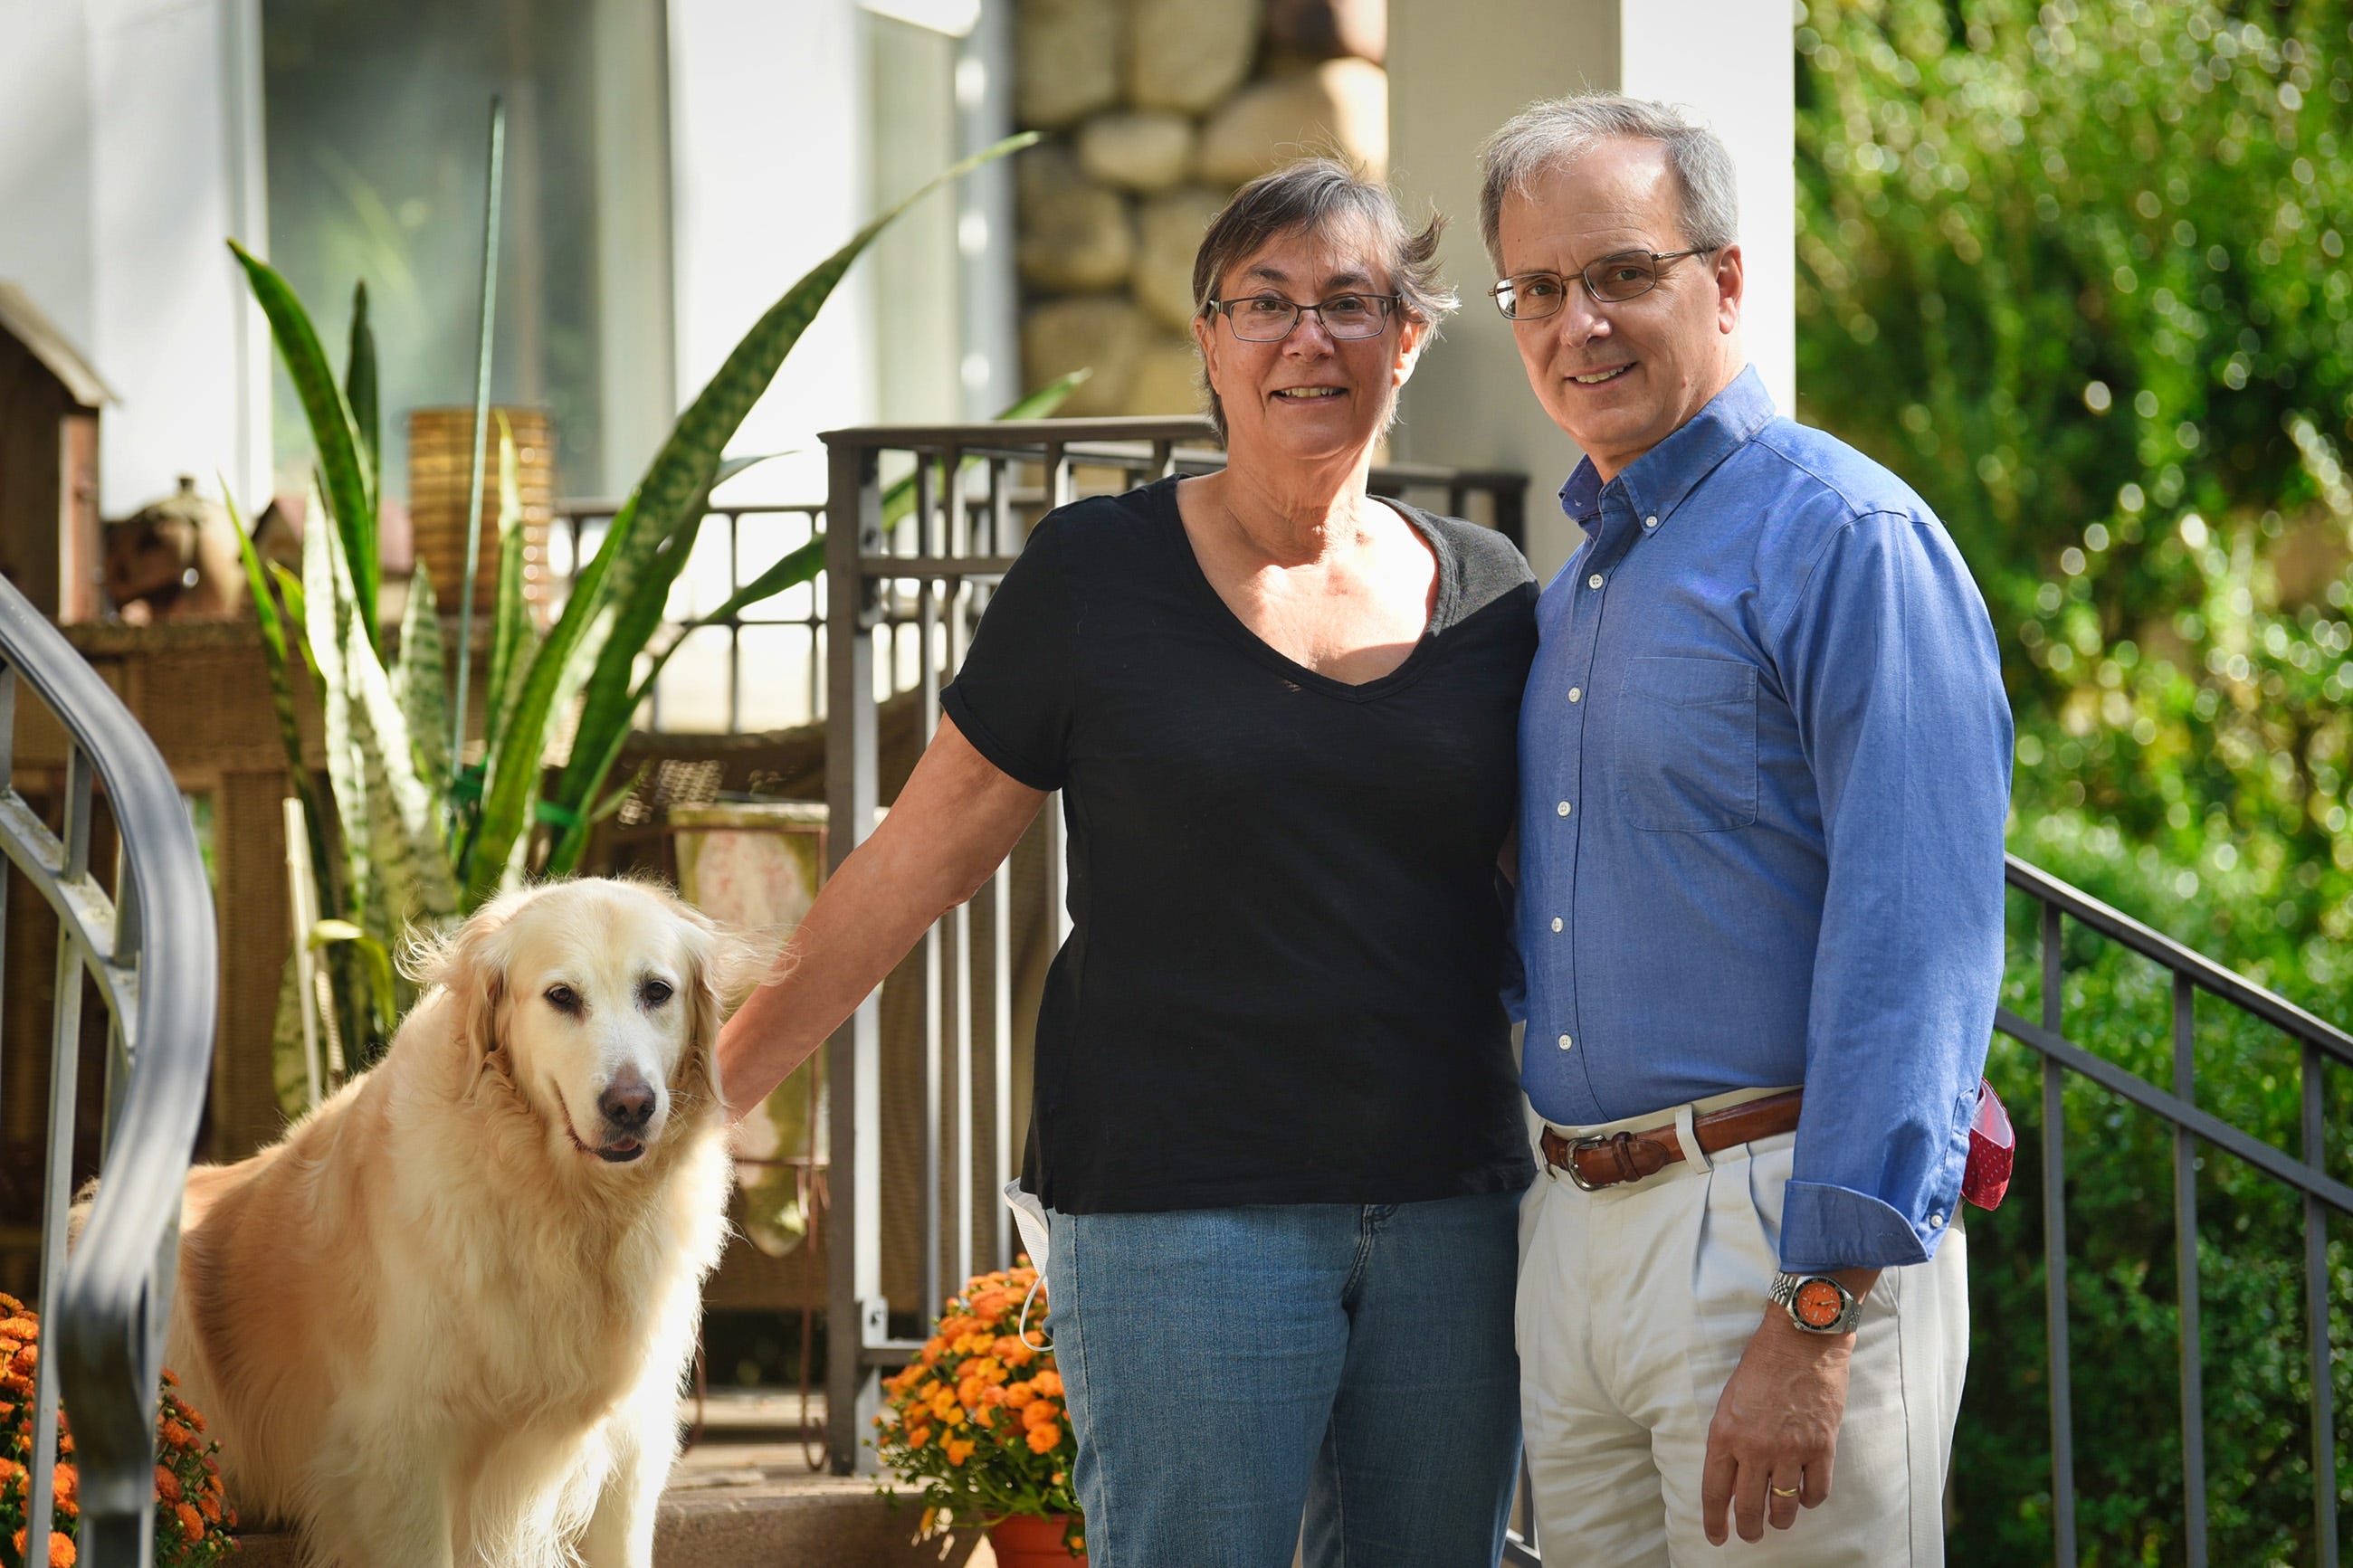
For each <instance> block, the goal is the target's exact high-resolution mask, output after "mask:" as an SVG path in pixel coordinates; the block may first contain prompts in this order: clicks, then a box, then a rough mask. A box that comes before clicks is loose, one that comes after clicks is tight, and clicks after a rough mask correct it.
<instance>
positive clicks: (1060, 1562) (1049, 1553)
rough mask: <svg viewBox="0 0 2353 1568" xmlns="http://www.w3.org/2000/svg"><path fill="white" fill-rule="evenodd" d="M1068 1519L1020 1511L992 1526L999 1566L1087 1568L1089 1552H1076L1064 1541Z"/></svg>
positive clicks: (991, 1541)
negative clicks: (1077, 1567)
mask: <svg viewBox="0 0 2353 1568" xmlns="http://www.w3.org/2000/svg"><path fill="white" fill-rule="evenodd" d="M1068 1522H1069V1521H1066V1520H1062V1519H1039V1518H1038V1517H1037V1516H1036V1515H1034V1514H1017V1515H1015V1516H1014V1517H1013V1518H1011V1519H1008V1520H1004V1521H999V1522H998V1523H996V1524H992V1525H990V1526H989V1527H988V1545H989V1549H990V1550H991V1551H993V1552H996V1553H997V1568H1071V1564H1072V1563H1078V1564H1079V1565H1080V1568H1085V1564H1086V1561H1087V1559H1086V1554H1085V1553H1084V1552H1071V1550H1070V1549H1069V1548H1068V1547H1066V1546H1064V1545H1063V1544H1062V1531H1063V1527H1064V1526H1065V1525H1066V1524H1067V1523H1068Z"/></svg>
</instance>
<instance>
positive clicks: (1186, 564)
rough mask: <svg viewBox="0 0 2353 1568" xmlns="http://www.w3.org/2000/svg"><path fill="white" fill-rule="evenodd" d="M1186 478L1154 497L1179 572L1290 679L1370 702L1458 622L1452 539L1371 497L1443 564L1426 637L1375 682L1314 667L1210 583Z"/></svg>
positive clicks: (1458, 580)
mask: <svg viewBox="0 0 2353 1568" xmlns="http://www.w3.org/2000/svg"><path fill="white" fill-rule="evenodd" d="M1180 482H1181V480H1180V479H1178V478H1176V477H1171V478H1169V479H1161V480H1159V481H1157V482H1156V483H1155V484H1154V486H1153V487H1152V488H1153V489H1154V490H1155V492H1157V493H1156V494H1155V495H1154V497H1153V513H1154V515H1155V517H1157V518H1158V519H1159V521H1160V523H1161V527H1162V529H1163V531H1165V533H1166V537H1167V540H1168V543H1169V547H1170V549H1171V550H1172V551H1173V552H1175V554H1176V561H1177V568H1178V570H1179V572H1180V573H1182V574H1183V575H1184V576H1185V578H1186V580H1187V582H1189V583H1190V584H1192V587H1193V590H1194V593H1195V594H1196V595H1198V597H1199V599H1200V601H1201V607H1202V611H1203V613H1204V614H1206V615H1207V616H1208V617H1209V620H1210V623H1211V624H1212V625H1214V626H1217V628H1218V629H1219V632H1221V633H1222V634H1223V635H1224V636H1225V637H1226V638H1227V640H1229V642H1231V643H1233V644H1234V645H1235V646H1236V647H1240V649H1241V650H1242V651H1243V652H1244V653H1246V654H1248V655H1250V658H1253V659H1255V660H1257V661H1258V662H1259V663H1261V664H1262V665H1264V666H1266V667H1267V668H1269V669H1271V670H1273V671H1274V672H1275V673H1276V674H1278V675H1280V676H1282V678H1283V679H1286V680H1289V681H1292V682H1293V683H1294V684H1296V685H1299V686H1302V687H1305V688H1308V689H1313V690H1316V691H1321V692H1324V693H1325V694H1326V695H1328V696H1332V697H1337V698H1340V699H1341V700H1344V701H1349V702H1369V701H1372V700H1374V699H1376V698H1379V697H1385V696H1387V695H1388V693H1390V692H1392V691H1395V690H1397V689H1398V688H1400V687H1402V686H1406V685H1409V684H1410V683H1411V682H1412V681H1414V680H1417V679H1420V676H1421V672H1422V670H1423V669H1424V668H1427V666H1428V665H1429V662H1430V658H1431V657H1432V650H1433V649H1434V648H1435V647H1436V646H1437V643H1438V638H1439V635H1440V633H1441V632H1443V631H1444V630H1445V629H1446V628H1447V627H1448V626H1451V625H1452V624H1453V620H1454V615H1455V608H1456V605H1457V604H1458V602H1459V601H1460V598H1461V592H1462V574H1461V567H1460V565H1459V564H1458V563H1456V561H1455V560H1454V557H1453V552H1451V550H1449V549H1448V548H1447V544H1446V541H1445V540H1444V539H1442V538H1441V537H1440V534H1439V532H1438V530H1437V528H1436V527H1435V526H1433V525H1432V524H1431V522H1430V521H1429V519H1427V518H1426V517H1425V516H1423V515H1422V513H1421V511H1420V510H1419V508H1417V507H1413V506H1409V505H1408V504H1407V503H1405V502H1404V501H1400V500H1390V499H1389V498H1388V497H1385V496H1376V497H1373V498H1371V499H1372V500H1375V501H1376V502H1377V503H1378V504H1380V505H1382V506H1386V507H1388V508H1389V509H1390V510H1393V511H1395V512H1396V513H1397V514H1398V516H1399V517H1402V518H1403V519H1405V521H1406V522H1407V524H1408V525H1409V526H1410V527H1411V528H1412V529H1413V531H1415V532H1416V533H1418V534H1419V535H1420V536H1421V538H1422V541H1423V542H1425V543H1427V544H1428V545H1429V546H1430V554H1431V556H1432V557H1434V558H1435V559H1436V561H1437V563H1438V594H1437V596H1436V599H1435V602H1434V603H1433V604H1432V605H1430V616H1429V618H1428V619H1427V620H1426V621H1424V622H1423V624H1422V628H1421V636H1420V637H1417V638H1416V639H1414V645H1413V647H1412V649H1411V650H1410V651H1409V652H1408V653H1407V654H1406V656H1405V658H1404V660H1403V661H1402V662H1401V663H1399V664H1398V667H1397V668H1395V669H1392V670H1390V671H1389V672H1388V674H1387V675H1382V676H1377V677H1375V678H1374V679H1371V680H1366V681H1359V682H1355V683H1351V682H1349V681H1345V680H1335V679H1333V678H1332V677H1330V676H1328V675H1325V674H1324V673H1322V672H1321V671H1319V670H1314V669H1310V668H1307V666H1305V665H1303V664H1301V663H1300V662H1299V661H1298V660H1296V659H1294V658H1291V657H1290V656H1289V655H1288V654H1285V653H1283V652H1282V651H1281V650H1279V649H1278V648H1276V647H1274V645H1273V644H1271V643H1270V642H1268V641H1267V640H1266V639H1265V638H1264V637H1260V636H1259V635H1258V634H1257V633H1256V632H1254V631H1252V630H1250V626H1248V625H1247V624H1245V623H1244V621H1243V620H1242V618H1241V617H1240V616H1238V615H1236V614H1234V607H1233V606H1232V605H1229V604H1227V603H1226V600H1225V595H1222V594H1219V592H1218V589H1217V584H1214V583H1212V582H1210V581H1209V574H1208V573H1207V572H1205V571H1203V570H1202V569H1201V558H1200V557H1199V556H1198V554H1196V553H1194V550H1193V539H1192V536H1191V535H1190V534H1188V533H1187V532H1186V531H1185V517H1184V514H1183V512H1181V511H1180V510H1178V509H1177V505H1176V487H1177V485H1178V484H1179V483H1180Z"/></svg>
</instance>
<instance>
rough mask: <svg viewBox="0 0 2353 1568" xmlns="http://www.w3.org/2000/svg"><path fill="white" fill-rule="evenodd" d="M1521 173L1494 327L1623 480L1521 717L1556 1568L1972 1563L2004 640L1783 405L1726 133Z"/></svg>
mask: <svg viewBox="0 0 2353 1568" xmlns="http://www.w3.org/2000/svg"><path fill="white" fill-rule="evenodd" d="M1482 158H1483V163H1484V167H1485V188H1484V193H1483V200H1482V212H1481V217H1482V223H1483V226H1484V231H1485V237H1486V241H1487V247H1488V250H1489V251H1490V253H1491V254H1492V255H1493V258H1494V261H1495V267H1496V270H1497V271H1498V272H1500V273H1501V274H1503V277H1504V281H1502V282H1501V283H1499V284H1497V285H1496V286H1495V290H1494V298H1495V301H1496V303H1497V305H1498V306H1500V307H1501V309H1502V310H1503V312H1504V315H1505V316H1506V317H1508V318H1509V319H1510V320H1511V322H1512V327H1513V333H1514V338H1515V340H1516V341H1517V343H1518V345H1519V351H1520V357H1521V359H1522V360H1523V361H1524V362H1525V365H1526V369H1527V374H1528V381H1529V383H1530V384H1531V385H1532V386H1534V388H1535V394H1536V396H1537V398H1538V400H1540V401H1541V402H1542V403H1543V405H1544V406H1545V408H1546V411H1547V412H1548V413H1550V414H1551V416H1553V418H1554V420H1555V421H1556V423H1558V425H1559V426H1560V427H1561V428H1562V429H1563V430H1565V431H1567V433H1568V435H1569V436H1570V437H1573V438H1574V439H1575V440H1576V442H1577V445H1578V446H1579V447H1582V448H1583V449H1584V452H1585V459H1584V461H1583V462H1582V463H1580V464H1579V465H1578V467H1577V471H1576V473H1575V474H1574V475H1572V476H1571V477H1570V479H1569V480H1568V483H1567V486H1566V487H1565V488H1564V489H1562V491H1561V504H1562V506H1563V507H1564V508H1565V509H1566V510H1567V513H1568V515H1569V516H1570V517H1572V518H1574V519H1575V520H1576V521H1577V522H1578V523H1580V524H1581V525H1582V526H1583V527H1584V529H1585V530H1586V539H1585V543H1584V545H1583V547H1582V548H1581V549H1580V550H1579V551H1578V552H1577V556H1576V558H1575V559H1573V560H1572V561H1571V562H1570V563H1568V566H1567V569H1565V570H1564V571H1563V572H1562V573H1561V574H1560V575H1559V576H1558V577H1557V578H1556V579H1555V580H1554V582H1553V583H1552V584H1551V586H1550V587H1548V588H1547V589H1546V591H1545V594H1544V598H1543V601H1542V605H1541V608H1540V610H1539V612H1538V619H1539V624H1540V626H1541V628H1542V636H1543V644H1542V647H1541V650H1540V652H1539V653H1538V655H1537V658H1536V663H1535V670H1534V672H1533V674H1532V675H1531V677H1530V679H1529V682H1528V688H1527V697H1526V701H1525V706H1524V708H1523V710H1522V715H1521V721H1520V774H1521V806H1520V839H1519V842H1520V868H1521V875H1520V889H1519V892H1520V924H1519V935H1520V942H1521V946H1522V948H1523V951H1524V955H1525V961H1526V966H1527V976H1528V1029H1527V1040H1526V1048H1525V1060H1524V1063H1523V1081H1524V1083H1525V1087H1526V1089H1527V1092H1528V1098H1529V1100H1530V1101H1531V1103H1532V1104H1533V1105H1534V1106H1535V1110H1536V1112H1537V1114H1538V1115H1540V1116H1541V1117H1542V1118H1543V1119H1544V1121H1545V1122H1546V1132H1545V1134H1544V1138H1543V1143H1544V1147H1545V1154H1546V1173H1547V1175H1546V1177H1540V1178H1539V1180H1538V1182H1537V1184H1536V1186H1535V1189H1534V1190H1533V1191H1532V1192H1531V1194H1530V1195H1529V1197H1528V1199H1527V1203H1526V1206H1525V1213H1524V1215H1523V1217H1522V1220H1521V1236H1522V1247H1523V1262H1522V1271H1521V1281H1520V1288H1519V1289H1520V1294H1519V1336H1520V1353H1521V1377H1522V1403H1523V1414H1524V1418H1525V1434H1526V1442H1527V1453H1528V1465H1529V1471H1530V1474H1531V1476H1532V1478H1533V1479H1534V1490H1535V1507H1536V1513H1537V1517H1538V1521H1539V1522H1540V1524H1541V1526H1542V1542H1543V1546H1544V1552H1545V1558H1546V1562H1548V1563H1609V1564H1611V1565H1612V1568H1627V1565H1630V1564H1649V1563H1673V1564H1683V1563H1695V1562H1702V1561H1711V1560H1713V1559H1714V1557H1715V1554H1716V1553H1717V1552H1718V1550H1719V1549H1723V1550H1725V1552H1727V1554H1728V1555H1730V1556H1731V1557H1732V1558H1733V1559H1734V1560H1736V1561H1739V1562H1742V1563H1759V1564H1763V1563H1804V1564H1807V1565H1808V1568H1824V1565H1826V1564H1831V1563H1872V1564H1887V1563H1939V1562H1941V1561H1942V1560H1943V1528H1942V1510H1941V1499H1942V1493H1943V1489H1944V1482H1945V1471H1946V1466H1947V1460H1948V1459H1949V1457H1950V1454H1951V1444H1952V1431H1953V1421H1954V1415H1955V1413H1956V1410H1957V1406H1958V1404H1959V1399H1960V1391H1961V1376H1962V1371H1963V1366H1964V1363H1965V1360H1966V1357H1967V1353H1968V1295H1967V1280H1966V1276H1965V1261H1964V1247H1963V1245H1962V1237H1960V1235H1959V1234H1958V1233H1959V1230H1960V1224H1959V1220H1960V1215H1959V1214H1958V1212H1957V1206H1956V1205H1957V1204H1958V1203H1959V1202H1960V1190H1961V1173H1962V1167H1963V1163H1964V1161H1965V1158H1966V1156H1967V1153H1968V1128H1969V1122H1970V1118H1971V1113H1972V1110H1973V1108H1974V1105H1975V1101H1976V1094H1977V1089H1978V1071H1979V1069H1980V1068H1981V1066H1982V1064H1983V1061H1984V1057H1985V1050H1986V1044H1987V1040H1988V1038H1989V1033H1990V1026H1991V1023H1992V1017H1993V1009H1994V1000H1995V993H1996V990H1997V987H1998V984H1999V980H2000V971H2001V915H2002V821H2003V816H2004V815H2005V811H2006V809H2007V798H2008V788H2009V773H2010V714H2009V710H2008V708H2007V706H2006V705H2005V703H2004V701H2003V698H2002V691H2001V683H2000V673H1999V666H1998V662H1997V659H1996V655H1995V649H1994V640H1993V632H1992V627H1991V626H1990V625H1989V621H1988V618H1987V616H1986V610H1985V605H1984V602H1983V600H1982V599H1981V598H1980V597H1979V595H1978V592H1977V589H1976V587H1975V585H1974V584H1972V583H1971V582H1970V580H1969V575H1968V570H1967V568H1966V567H1965V566H1964V565H1963V563H1962V562H1961V558H1960V555H1959V553H1958V552H1957V551H1956V550H1955V548H1954V546H1953V542H1952V540H1951V539H1950V538H1949V537H1948V536H1947V534H1946V532H1945V531H1944V529H1943V528H1942V526H1940V525H1939V524H1938V522H1937V521H1936V517H1935V516H1934V514H1932V513H1931V512H1930V511H1929V510H1928V507H1927V506H1926V503H1925V502H1923V501H1922V500H1920V498H1919V497H1918V496H1916V495H1915V494H1914V493H1913V492H1912V491H1911V490H1910V489H1908V488H1906V487H1905V485H1904V484H1903V482H1902V481H1900V480H1899V479H1896V478H1895V477H1894V475H1892V474H1890V473H1888V472H1887V471H1886V470H1885V469H1884V468H1881V467H1880V466H1879V465H1878V464H1876V463H1873V462H1872V461H1871V460H1870V459H1868V458H1864V457H1862V455H1861V454H1859V453H1857V452H1855V451H1854V450H1852V448H1850V447H1846V446H1844V445H1843V444H1841V443H1840V442H1838V441H1836V440H1833V439H1831V437H1827V436H1824V435H1822V434H1820V432H1818V431H1813V430H1808V429H1805V428H1803V427H1801V426H1797V425H1794V424H1792V423H1790V422H1789V421H1788V420H1787V419H1784V418H1781V417H1778V416H1777V415H1776V414H1775V412H1774V408H1773V405H1772V401H1771V399H1770V398H1769V397H1768V396H1767V394H1766V392H1765V389H1764V387H1763V385H1762V384H1761V383H1760V382H1759V381H1758V379H1757V374H1756V373H1755V372H1754V371H1753V370H1750V369H1748V368H1746V360H1745V356H1744V355H1743V353H1742V352H1741V348H1740V331H1739V329H1740V311H1741V286H1742V262H1741V254H1740V247H1739V245H1738V243H1737V241H1736V235H1735V229H1734V225H1735V217H1736V210H1737V204H1736V199H1735V194H1734V188H1733V175H1732V163H1731V160H1730V158H1729V157H1728V156H1727V154H1726V153H1725V149H1724V147H1723V145H1722V144H1721V143H1720V142H1717V140H1716V139H1715V136H1713V135H1712V134H1710V133H1709V132H1706V131H1705V130H1704V129H1701V128H1699V127H1697V126H1695V125H1694V124H1692V123H1690V122H1689V121H1685V120H1684V119H1683V118H1682V117H1681V116H1680V115H1678V114H1677V113H1676V112H1674V111H1673V110H1669V109H1666V108H1664V107H1662V106H1660V105H1656V104H1651V103H1645V102H1642V101H1640V100H1628V99H1623V98H1617V97H1606V96H1584V97H1578V98H1571V99H1565V100H1559V101H1557V102H1553V103H1546V104H1542V105H1539V106H1537V107H1535V108H1534V109H1531V110H1528V111H1526V112H1525V113H1524V114H1522V115H1520V116H1519V117H1518V118H1517V119H1515V120H1514V121H1512V122H1511V123H1510V124H1508V125H1506V126H1504V129H1503V130H1502V131H1500V132H1497V133H1496V135H1495V136H1494V137H1493V140H1492V141H1490V142H1489V143H1488V145H1487V146H1486V148H1485V149H1484V151H1483V153H1482ZM1801 1505H1802V1507H1803V1509H1804V1510H1809V1511H1806V1512H1803V1513H1801V1512H1800V1507H1801ZM1768 1526H1769V1527H1770V1529H1769V1530H1768V1528H1767V1527H1768ZM1734 1532H1737V1534H1738V1535H1739V1536H1740V1537H1741V1541H1742V1542H1762V1543H1763V1544H1761V1545H1742V1544H1741V1543H1740V1542H1731V1540H1730V1537H1731V1535H1732V1534H1733V1533H1734Z"/></svg>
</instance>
